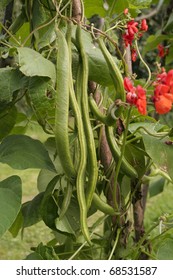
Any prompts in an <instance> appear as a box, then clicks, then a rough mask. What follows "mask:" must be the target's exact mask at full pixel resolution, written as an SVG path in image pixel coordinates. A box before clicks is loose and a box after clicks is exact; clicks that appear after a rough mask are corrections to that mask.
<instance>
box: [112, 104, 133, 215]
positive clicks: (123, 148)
mask: <svg viewBox="0 0 173 280" xmlns="http://www.w3.org/2000/svg"><path fill="white" fill-rule="evenodd" d="M131 111H132V107H130V108H129V110H128V114H127V120H126V128H125V132H124V138H123V143H122V148H121V156H120V158H119V160H118V163H117V166H116V172H115V178H114V188H113V200H114V205H117V202H116V193H117V182H118V175H119V172H120V168H121V163H122V159H123V156H124V152H125V146H126V138H127V133H128V126H129V123H130V115H131ZM117 210H118V209H117Z"/></svg>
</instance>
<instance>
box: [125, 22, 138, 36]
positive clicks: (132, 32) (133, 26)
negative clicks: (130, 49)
mask: <svg viewBox="0 0 173 280" xmlns="http://www.w3.org/2000/svg"><path fill="white" fill-rule="evenodd" d="M136 26H138V22H136V21H134V20H131V21H129V22H128V23H127V30H128V34H129V35H130V36H134V35H135V34H136V33H137V32H138V28H137V27H136Z"/></svg>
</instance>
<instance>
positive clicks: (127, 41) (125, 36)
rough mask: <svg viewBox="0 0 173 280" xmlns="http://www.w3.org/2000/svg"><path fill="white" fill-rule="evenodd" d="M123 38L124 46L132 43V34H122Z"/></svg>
mask: <svg viewBox="0 0 173 280" xmlns="http://www.w3.org/2000/svg"><path fill="white" fill-rule="evenodd" d="M123 40H124V43H125V46H126V47H128V45H132V42H133V40H134V35H129V34H128V33H126V34H123Z"/></svg>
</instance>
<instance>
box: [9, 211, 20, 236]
mask: <svg viewBox="0 0 173 280" xmlns="http://www.w3.org/2000/svg"><path fill="white" fill-rule="evenodd" d="M22 224H23V216H22V211H21V210H20V211H19V213H18V215H17V217H16V219H15V221H14V223H13V224H12V226H11V227H10V228H9V232H10V233H11V234H12V236H13V237H14V238H15V237H16V236H17V235H18V233H19V231H20V229H21V228H22Z"/></svg>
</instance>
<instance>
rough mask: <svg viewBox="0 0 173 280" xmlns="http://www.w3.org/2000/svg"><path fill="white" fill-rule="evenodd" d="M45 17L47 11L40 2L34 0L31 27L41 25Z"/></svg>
mask: <svg viewBox="0 0 173 280" xmlns="http://www.w3.org/2000/svg"><path fill="white" fill-rule="evenodd" d="M47 19H48V16H47V12H46V9H45V7H44V5H43V4H42V2H40V1H39V0H34V1H33V5H32V24H33V29H36V28H37V27H38V26H40V25H42V24H43V23H44V22H45V21H46V20H47ZM34 34H35V33H34Z"/></svg>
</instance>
